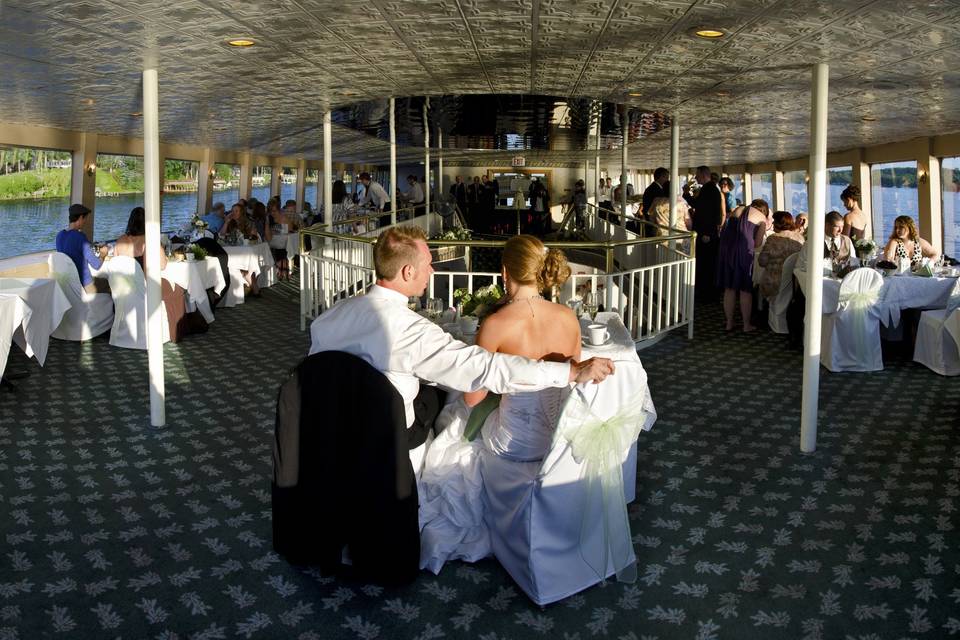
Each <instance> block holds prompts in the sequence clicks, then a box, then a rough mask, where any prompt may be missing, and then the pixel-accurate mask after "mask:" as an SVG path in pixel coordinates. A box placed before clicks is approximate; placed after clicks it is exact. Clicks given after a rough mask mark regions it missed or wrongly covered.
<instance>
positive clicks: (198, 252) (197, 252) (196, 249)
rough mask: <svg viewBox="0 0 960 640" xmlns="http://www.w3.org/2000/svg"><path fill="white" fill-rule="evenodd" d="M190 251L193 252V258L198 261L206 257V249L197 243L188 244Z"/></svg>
mask: <svg viewBox="0 0 960 640" xmlns="http://www.w3.org/2000/svg"><path fill="white" fill-rule="evenodd" d="M190 251H192V252H193V258H194V260H196V261H198V262H199V261H201V260H206V258H207V251H206V249H204V248H203V247H201V246H199V245H195V244H194V245H191V246H190Z"/></svg>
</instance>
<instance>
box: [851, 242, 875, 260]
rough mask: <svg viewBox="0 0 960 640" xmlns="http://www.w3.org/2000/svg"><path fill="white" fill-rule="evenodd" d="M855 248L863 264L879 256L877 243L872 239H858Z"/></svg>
mask: <svg viewBox="0 0 960 640" xmlns="http://www.w3.org/2000/svg"><path fill="white" fill-rule="evenodd" d="M853 246H854V249H855V250H856V252H857V257H858V258H860V261H861V262H866V261H867V260H869V259H870V258H872V257H873V256H875V255H876V254H877V243H876V242H874V241H873V239H872V238H857V241H856V242H855V243H854V245H853Z"/></svg>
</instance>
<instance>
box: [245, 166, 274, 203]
mask: <svg viewBox="0 0 960 640" xmlns="http://www.w3.org/2000/svg"><path fill="white" fill-rule="evenodd" d="M272 178H273V167H270V166H266V165H258V166H256V167H254V168H253V176H252V177H251V181H252V182H253V188H252V189H251V190H250V195H251V196H252V197H254V198H256V199H257V200H259V201H260V202H262V203H263V204H264V205H266V204H267V202H269V201H270V197H271V195H273V194H271V193H270V181H271V180H272Z"/></svg>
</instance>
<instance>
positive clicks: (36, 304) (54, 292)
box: [0, 278, 71, 366]
mask: <svg viewBox="0 0 960 640" xmlns="http://www.w3.org/2000/svg"><path fill="white" fill-rule="evenodd" d="M0 294H4V296H5V297H8V296H16V297H17V298H19V299H20V300H22V301H23V303H24V304H25V306H26V307H27V308H28V309H29V310H30V313H29V314H24V313H23V311H22V309H21V311H20V316H21V321H20V324H19V328H15V330H14V332H13V341H14V342H16V343H17V345H18V346H19V347H20V348H21V349H23V352H24V353H26V354H27V357H31V358H36V359H37V362H39V363H40V365H41V366H43V363H44V362H45V361H46V359H47V347H48V346H49V344H50V334H52V333H53V332H54V331H56V329H57V327H58V326H60V321H61V320H62V319H63V314H65V313H66V312H67V311H69V310H70V307H71V304H70V300H69V299H68V298H67V296H66V295H65V294H64V293H63V290H62V289H61V288H60V285H59V284H58V283H57V281H56V280H52V279H50V278H0ZM7 304H9V303H7ZM3 331H6V328H0V332H3ZM2 339H3V338H2V337H0V340H2ZM4 363H6V357H4Z"/></svg>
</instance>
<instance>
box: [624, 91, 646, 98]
mask: <svg viewBox="0 0 960 640" xmlns="http://www.w3.org/2000/svg"><path fill="white" fill-rule="evenodd" d="M627 95H628V96H630V97H631V98H640V97H642V96H643V94H642V93H639V92H637V91H632V92H630V93H628V94H627Z"/></svg>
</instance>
